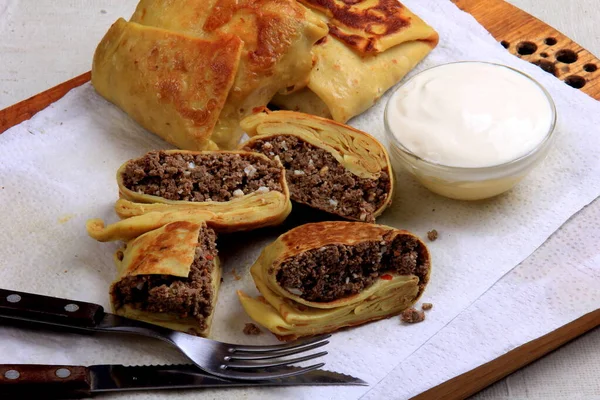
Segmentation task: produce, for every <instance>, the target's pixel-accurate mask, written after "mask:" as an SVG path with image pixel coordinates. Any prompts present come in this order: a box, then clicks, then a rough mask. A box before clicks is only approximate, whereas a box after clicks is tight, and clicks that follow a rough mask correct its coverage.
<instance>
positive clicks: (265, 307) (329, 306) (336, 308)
mask: <svg viewBox="0 0 600 400" xmlns="http://www.w3.org/2000/svg"><path fill="white" fill-rule="evenodd" d="M399 235H402V236H409V237H411V238H414V239H416V240H417V242H418V244H419V246H418V251H419V257H420V259H422V260H424V262H423V265H424V266H425V268H426V270H425V275H423V276H422V277H419V276H416V275H400V274H398V273H396V272H386V274H385V275H382V277H381V279H379V280H377V281H376V282H375V283H373V284H372V285H371V286H369V287H368V288H366V289H365V290H363V291H362V292H360V293H358V294H356V295H353V296H348V297H345V298H341V299H337V300H335V301H330V302H313V301H307V300H304V299H302V298H301V297H299V296H297V295H294V294H293V293H291V292H289V291H288V290H286V289H284V288H282V287H281V286H280V285H279V284H278V282H277V279H276V277H277V271H278V270H279V268H280V267H281V265H282V263H283V262H284V261H285V260H287V259H289V258H290V257H294V256H295V255H298V254H301V253H303V252H306V251H308V250H312V249H317V248H320V247H322V246H325V245H331V244H345V245H356V244H358V243H361V242H364V241H379V240H384V239H385V240H390V241H391V240H393V239H394V238H395V237H396V236H399ZM430 263H431V257H430V255H429V251H428V249H427V246H426V245H425V244H424V243H423V242H422V241H421V240H420V239H419V238H417V237H416V236H415V235H413V234H412V233H410V232H407V231H404V230H399V229H394V228H391V227H388V226H383V225H374V224H365V223H357V222H321V223H316V224H306V225H302V226H300V227H298V228H295V229H292V230H291V231H289V232H287V233H285V234H283V235H281V236H280V237H279V238H278V239H277V240H276V241H275V242H273V243H272V244H270V245H269V246H267V247H266V248H265V249H264V250H263V252H262V253H261V255H260V257H259V258H258V260H257V261H256V262H255V263H254V265H253V266H252V267H251V269H250V272H251V274H252V277H253V279H254V282H255V284H256V287H257V289H258V290H259V292H260V293H261V295H262V296H261V297H259V298H256V299H254V298H251V297H250V296H248V295H246V294H245V293H243V292H238V297H239V299H240V302H241V303H242V306H243V307H244V309H245V310H246V312H247V313H248V315H250V317H251V318H252V319H254V320H255V321H256V322H257V323H259V324H261V325H262V326H264V327H266V328H267V329H269V330H271V331H272V332H273V333H275V334H276V335H277V336H279V337H280V338H283V339H286V340H287V339H294V338H297V337H301V336H310V335H316V334H320V333H326V332H333V331H335V330H338V329H340V328H343V327H348V326H355V325H360V324H364V323H366V322H369V321H373V320H377V319H382V318H387V317H390V316H392V315H397V314H399V313H400V312H402V311H403V310H405V309H406V308H408V307H410V306H412V305H413V304H414V303H415V302H416V301H417V300H418V299H419V297H420V296H421V294H422V293H423V290H424V288H425V286H426V285H427V283H428V281H429V277H430ZM384 277H385V278H384Z"/></svg>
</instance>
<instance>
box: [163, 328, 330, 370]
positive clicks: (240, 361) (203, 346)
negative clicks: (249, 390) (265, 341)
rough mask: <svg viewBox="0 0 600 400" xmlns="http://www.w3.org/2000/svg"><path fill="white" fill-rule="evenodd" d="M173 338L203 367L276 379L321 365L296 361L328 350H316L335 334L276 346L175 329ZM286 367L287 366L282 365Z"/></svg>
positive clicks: (317, 355) (301, 360)
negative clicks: (234, 341)
mask: <svg viewBox="0 0 600 400" xmlns="http://www.w3.org/2000/svg"><path fill="white" fill-rule="evenodd" d="M170 336H171V339H172V340H173V344H175V345H176V346H177V347H179V349H180V350H181V351H183V352H184V353H185V354H186V355H187V356H188V357H189V358H190V359H191V360H192V361H193V362H194V363H195V364H196V365H198V366H199V367H200V368H201V369H203V370H205V371H207V372H210V373H212V374H215V375H218V376H223V377H226V378H231V379H251V380H263V379H276V378H282V377H286V376H293V375H298V374H302V373H305V372H308V371H311V370H313V369H317V368H321V367H322V366H323V365H325V363H318V364H314V365H309V366H306V367H290V366H291V365H293V364H297V363H301V362H305V361H310V360H314V359H316V358H319V357H323V356H324V355H326V354H327V352H326V351H321V352H312V350H315V349H318V348H320V347H323V346H325V345H327V344H328V343H329V341H328V340H326V339H327V338H329V337H330V336H331V335H321V336H316V337H312V338H308V339H303V340H297V341H294V342H290V343H285V344H279V345H272V346H244V345H237V344H229V343H220V342H216V341H214V340H208V339H202V338H196V337H192V336H189V335H186V334H182V333H173V334H172V335H170ZM282 367H283V368H282Z"/></svg>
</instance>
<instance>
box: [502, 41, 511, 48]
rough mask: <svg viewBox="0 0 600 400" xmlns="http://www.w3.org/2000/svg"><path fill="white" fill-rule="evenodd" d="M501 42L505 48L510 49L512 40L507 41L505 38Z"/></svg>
mask: <svg viewBox="0 0 600 400" xmlns="http://www.w3.org/2000/svg"><path fill="white" fill-rule="evenodd" d="M500 44H501V45H502V47H504V48H505V49H508V48H509V47H510V42H507V41H506V40H503V41H501V42H500Z"/></svg>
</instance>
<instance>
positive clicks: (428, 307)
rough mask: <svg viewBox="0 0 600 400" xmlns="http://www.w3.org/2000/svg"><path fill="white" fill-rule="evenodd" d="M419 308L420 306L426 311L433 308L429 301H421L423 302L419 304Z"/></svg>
mask: <svg viewBox="0 0 600 400" xmlns="http://www.w3.org/2000/svg"><path fill="white" fill-rule="evenodd" d="M421 308H422V309H423V310H425V311H427V310H431V309H432V308H433V304H431V303H423V304H422V305H421Z"/></svg>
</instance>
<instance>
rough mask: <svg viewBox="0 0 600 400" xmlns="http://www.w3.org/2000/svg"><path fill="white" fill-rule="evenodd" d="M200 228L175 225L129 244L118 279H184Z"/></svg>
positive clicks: (196, 225) (155, 231)
mask: <svg viewBox="0 0 600 400" xmlns="http://www.w3.org/2000/svg"><path fill="white" fill-rule="evenodd" d="M203 225H204V226H206V225H205V224H195V223H192V222H188V221H177V222H173V223H170V224H167V225H165V226H162V227H160V228H158V229H155V230H152V231H150V232H147V233H145V234H143V235H141V236H139V237H138V238H136V239H134V240H132V241H131V242H129V244H128V245H127V248H126V250H125V251H124V252H123V261H121V263H120V265H121V267H120V268H119V275H118V278H117V279H118V280H121V279H123V278H124V277H126V276H136V275H173V276H178V277H183V278H185V277H187V276H188V275H189V273H190V266H191V265H192V262H193V261H194V255H195V252H194V251H195V249H196V247H197V246H198V235H199V233H200V230H201V229H202V226H203Z"/></svg>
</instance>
